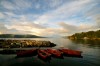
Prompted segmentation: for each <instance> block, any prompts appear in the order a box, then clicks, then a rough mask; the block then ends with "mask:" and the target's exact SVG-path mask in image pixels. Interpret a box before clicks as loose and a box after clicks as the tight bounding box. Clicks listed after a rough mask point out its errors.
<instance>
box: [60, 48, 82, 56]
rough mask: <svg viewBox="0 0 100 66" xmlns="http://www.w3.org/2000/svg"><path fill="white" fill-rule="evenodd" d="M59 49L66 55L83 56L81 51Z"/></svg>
mask: <svg viewBox="0 0 100 66" xmlns="http://www.w3.org/2000/svg"><path fill="white" fill-rule="evenodd" d="M59 51H61V52H63V53H64V55H69V56H81V53H82V52H81V51H76V50H69V49H59Z"/></svg>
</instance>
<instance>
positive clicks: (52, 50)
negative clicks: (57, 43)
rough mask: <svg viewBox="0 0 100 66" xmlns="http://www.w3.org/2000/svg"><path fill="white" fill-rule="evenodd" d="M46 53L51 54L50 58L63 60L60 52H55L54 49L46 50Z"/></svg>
mask: <svg viewBox="0 0 100 66" xmlns="http://www.w3.org/2000/svg"><path fill="white" fill-rule="evenodd" d="M46 51H47V52H48V53H50V54H52V56H54V57H57V58H63V56H62V52H60V51H58V50H56V49H46Z"/></svg>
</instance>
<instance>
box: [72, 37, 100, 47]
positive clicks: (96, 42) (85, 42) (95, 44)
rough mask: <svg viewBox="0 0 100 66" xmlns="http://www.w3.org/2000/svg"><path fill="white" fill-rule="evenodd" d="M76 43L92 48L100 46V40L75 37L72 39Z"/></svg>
mask: <svg viewBox="0 0 100 66" xmlns="http://www.w3.org/2000/svg"><path fill="white" fill-rule="evenodd" d="M71 41H72V42H73V43H75V44H82V45H84V46H86V47H92V48H100V40H82V39H75V40H71Z"/></svg>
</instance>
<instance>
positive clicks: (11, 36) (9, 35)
mask: <svg viewBox="0 0 100 66" xmlns="http://www.w3.org/2000/svg"><path fill="white" fill-rule="evenodd" d="M0 38H44V37H41V36H36V35H20V34H0Z"/></svg>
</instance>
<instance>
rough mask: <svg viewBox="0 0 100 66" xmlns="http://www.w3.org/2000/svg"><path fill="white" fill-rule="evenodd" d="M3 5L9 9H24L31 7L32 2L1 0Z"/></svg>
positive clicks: (25, 0)
mask: <svg viewBox="0 0 100 66" xmlns="http://www.w3.org/2000/svg"><path fill="white" fill-rule="evenodd" d="M1 5H2V6H3V7H4V8H5V9H8V10H23V9H28V8H31V6H32V3H31V2H30V1H28V0H13V1H8V0H4V1H1Z"/></svg>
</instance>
